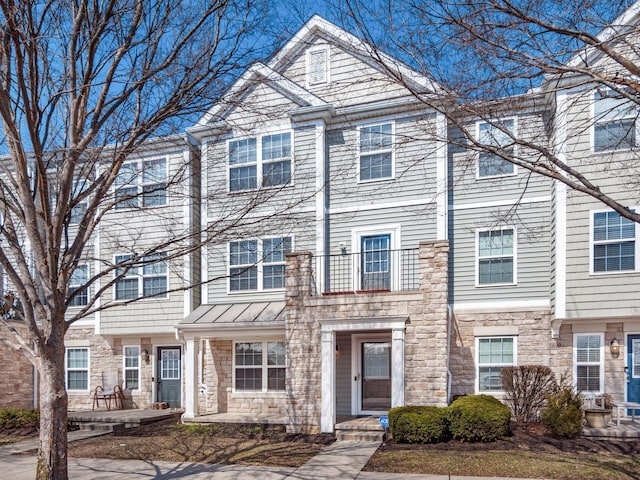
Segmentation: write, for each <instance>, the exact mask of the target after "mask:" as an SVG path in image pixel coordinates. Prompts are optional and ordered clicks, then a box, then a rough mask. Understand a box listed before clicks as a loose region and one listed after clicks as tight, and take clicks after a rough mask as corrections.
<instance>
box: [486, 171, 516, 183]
mask: <svg viewBox="0 0 640 480" xmlns="http://www.w3.org/2000/svg"><path fill="white" fill-rule="evenodd" d="M517 176H518V174H517V172H514V173H505V174H504V175H487V176H486V177H480V176H478V175H476V180H477V181H478V182H482V181H483V180H498V179H501V178H513V177H517Z"/></svg>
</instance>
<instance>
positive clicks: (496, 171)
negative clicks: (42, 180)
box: [478, 119, 516, 178]
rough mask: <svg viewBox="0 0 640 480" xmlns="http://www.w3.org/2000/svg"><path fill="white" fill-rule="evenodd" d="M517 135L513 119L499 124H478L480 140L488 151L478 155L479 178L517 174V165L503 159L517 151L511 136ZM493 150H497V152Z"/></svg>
mask: <svg viewBox="0 0 640 480" xmlns="http://www.w3.org/2000/svg"><path fill="white" fill-rule="evenodd" d="M514 134H515V122H514V120H513V119H510V120H503V121H502V122H499V123H487V122H479V123H478V140H479V142H480V143H481V144H482V145H486V147H487V150H480V153H479V155H478V178H488V177H499V176H504V175H513V174H514V173H516V171H515V165H514V164H513V163H511V162H508V161H506V160H505V159H504V158H502V156H501V155H500V154H502V155H505V156H508V157H512V156H513V154H514V152H515V150H514V146H513V139H512V138H511V135H514ZM492 150H496V151H495V152H494V151H492Z"/></svg>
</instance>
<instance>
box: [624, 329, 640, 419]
mask: <svg viewBox="0 0 640 480" xmlns="http://www.w3.org/2000/svg"><path fill="white" fill-rule="evenodd" d="M627 401H628V402H636V403H637V402H640V335H629V336H628V337H627ZM627 413H631V412H630V411H629V412H627ZM636 415H640V410H636Z"/></svg>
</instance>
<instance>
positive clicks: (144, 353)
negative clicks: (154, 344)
mask: <svg viewBox="0 0 640 480" xmlns="http://www.w3.org/2000/svg"><path fill="white" fill-rule="evenodd" d="M142 361H143V362H144V363H146V364H147V365H149V351H148V350H147V349H146V348H145V349H144V350H142Z"/></svg>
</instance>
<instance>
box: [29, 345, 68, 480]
mask: <svg viewBox="0 0 640 480" xmlns="http://www.w3.org/2000/svg"><path fill="white" fill-rule="evenodd" d="M64 361H65V359H64V335H62V336H61V337H60V338H59V339H56V340H55V341H52V342H50V343H49V347H48V348H47V349H46V350H45V351H44V352H43V354H42V357H41V359H40V362H41V363H40V368H39V373H40V448H39V449H38V464H37V471H36V480H67V478H68V471H67V405H68V398H67V391H66V388H65V380H64V376H65V365H64Z"/></svg>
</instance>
